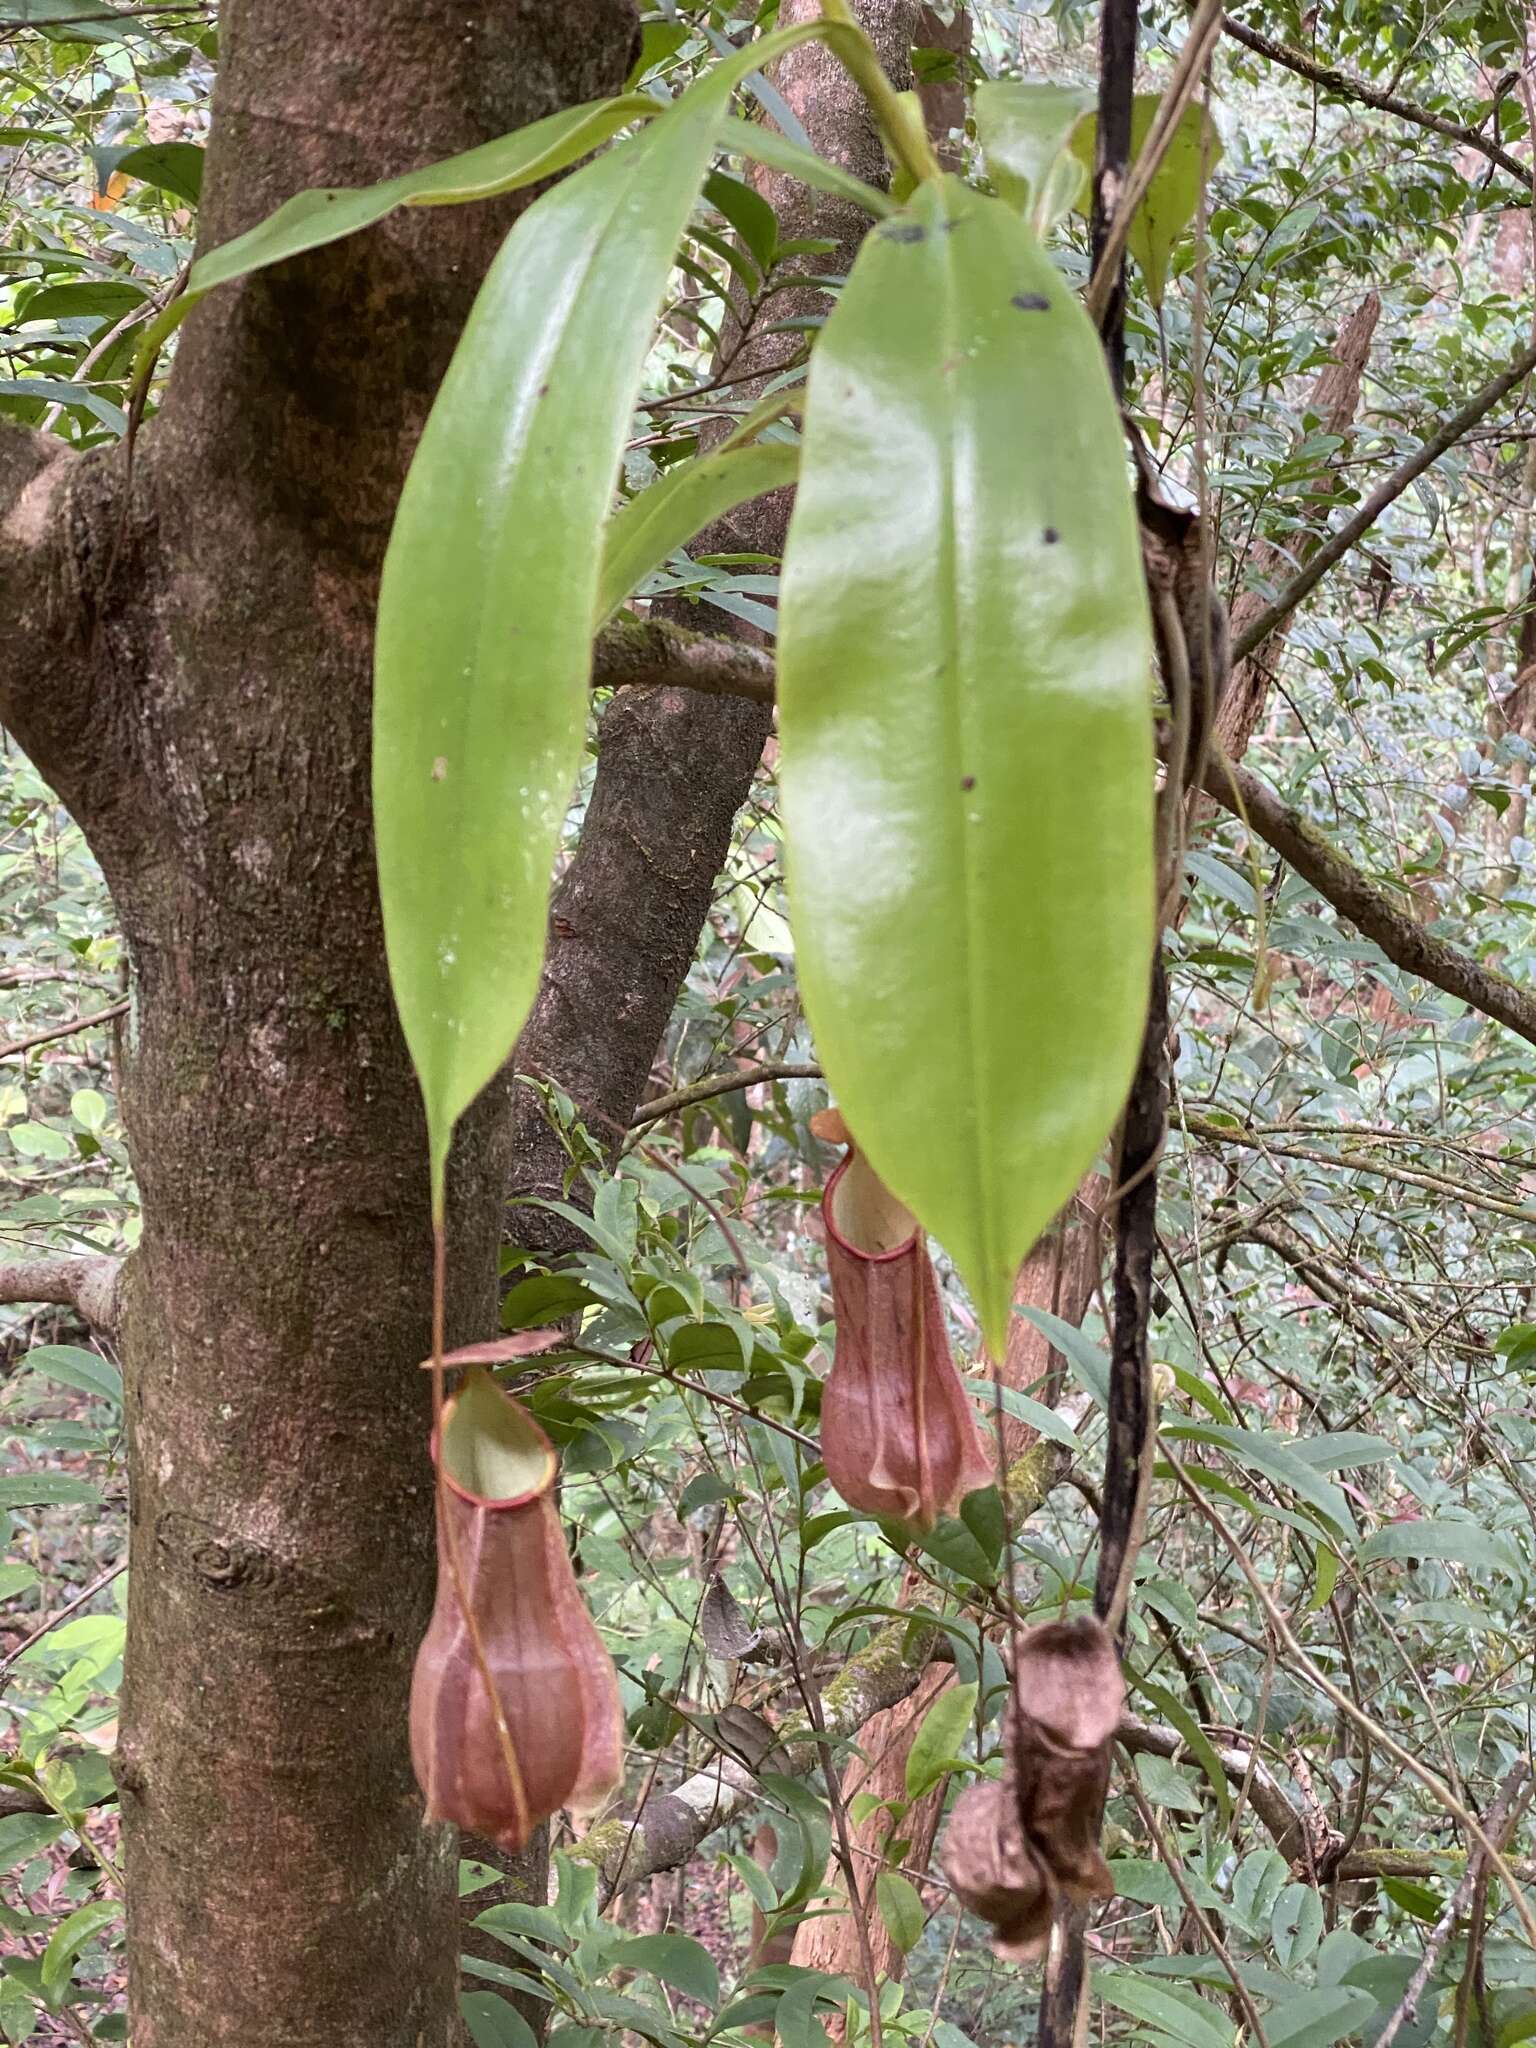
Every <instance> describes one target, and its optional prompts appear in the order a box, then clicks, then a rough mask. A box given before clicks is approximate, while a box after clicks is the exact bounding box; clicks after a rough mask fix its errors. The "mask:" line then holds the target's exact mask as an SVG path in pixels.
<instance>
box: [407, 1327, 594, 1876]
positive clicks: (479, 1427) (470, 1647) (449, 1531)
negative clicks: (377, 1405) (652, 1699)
mask: <svg viewBox="0 0 1536 2048" xmlns="http://www.w3.org/2000/svg"><path fill="white" fill-rule="evenodd" d="M450 1362H451V1361H450ZM434 1453H435V1455H436V1457H437V1458H438V1459H439V1461H440V1464H441V1471H442V1479H443V1484H442V1485H441V1486H440V1487H439V1489H438V1494H439V1500H438V1530H437V1552H438V1555H437V1602H436V1605H435V1607H434V1608H433V1611H432V1620H431V1623H430V1625H429V1627H428V1629H427V1633H426V1636H425V1637H424V1638H423V1641H422V1645H421V1648H420V1650H419V1651H418V1652H417V1656H416V1670H415V1674H414V1677H413V1679H412V1682H411V1760H412V1762H413V1763H414V1765H415V1767H416V1778H417V1782H418V1783H419V1784H420V1786H421V1789H422V1792H423V1793H424V1794H425V1797H426V1802H427V1813H428V1816H429V1818H431V1819H434V1820H451V1821H454V1822H456V1823H457V1824H458V1826H459V1827H461V1828H465V1829H468V1830H470V1831H471V1832H473V1833H475V1834H479V1835H486V1836H488V1837H490V1839H491V1840H493V1841H496V1842H499V1843H500V1844H501V1845H502V1847H503V1848H507V1849H520V1848H521V1847H522V1846H523V1844H524V1843H525V1842H526V1841H527V1840H528V1838H529V1836H530V1835H531V1834H532V1832H533V1830H534V1829H535V1827H537V1826H538V1824H539V1822H540V1821H542V1820H547V1819H548V1818H549V1816H550V1815H551V1814H552V1813H556V1812H558V1811H559V1810H560V1809H561V1808H562V1807H568V1808H572V1809H574V1810H576V1811H578V1812H580V1811H584V1810H590V1809H591V1808H592V1807H593V1806H595V1805H596V1804H597V1803H598V1802H599V1801H600V1800H601V1799H602V1798H603V1796H604V1795H605V1794H606V1793H607V1792H609V1791H610V1790H612V1788H613V1787H614V1786H615V1785H616V1784H617V1783H618V1781H619V1778H620V1776H621V1774H622V1770H623V1734H624V1724H623V1716H622V1713H621V1710H620V1705H619V1693H618V1684H617V1681H616V1679H615V1677H614V1671H613V1665H612V1663H611V1662H610V1661H609V1657H608V1653H607V1651H606V1650H605V1649H604V1648H603V1646H602V1643H601V1641H600V1640H599V1638H598V1633H597V1630H596V1628H595V1627H594V1625H593V1622H592V1617H591V1616H590V1615H589V1614H588V1612H587V1609H586V1606H585V1604H584V1603H583V1601H582V1597H581V1594H580V1591H579V1590H578V1588H577V1585H576V1575H575V1573H574V1572H573V1571H572V1569H571V1561H570V1558H569V1556H568V1555H567V1553H566V1548H565V1536H564V1532H563V1530H562V1528H561V1524H560V1515H559V1510H558V1508H557V1507H556V1505H555V1500H554V1483H555V1473H556V1470H557V1463H558V1461H557V1459H556V1457H555V1452H554V1448H553V1446H552V1445H551V1444H550V1441H549V1439H548V1438H547V1437H546V1436H545V1434H544V1432H543V1431H542V1430H541V1429H540V1428H539V1426H538V1424H537V1423H536V1422H535V1421H534V1420H533V1418H532V1417H531V1416H530V1415H529V1414H528V1413H527V1411H526V1410H525V1409H523V1408H522V1407H521V1406H520V1405H519V1404H518V1403H517V1402H516V1401H514V1400H513V1399H512V1398H511V1397H510V1395H507V1394H504V1393H503V1392H502V1391H501V1389H500V1388H499V1387H498V1386H497V1385H496V1383H495V1381H494V1380H493V1379H492V1378H491V1377H490V1375H489V1374H488V1373H487V1372H485V1371H484V1369H483V1368H481V1367H479V1366H473V1367H471V1368H470V1370H469V1372H468V1373H467V1375H466V1377H465V1380H464V1384H463V1387H462V1389H461V1390H460V1392H459V1394H458V1395H457V1397H456V1398H455V1399H454V1400H453V1401H451V1402H449V1403H448V1405H447V1406H446V1408H445V1409H444V1411H443V1428H442V1440H441V1442H440V1443H439V1444H437V1445H435V1446H434ZM487 1677H488V1678H489V1681H490V1684H489V1688H488V1687H487V1683H486V1681H487Z"/></svg>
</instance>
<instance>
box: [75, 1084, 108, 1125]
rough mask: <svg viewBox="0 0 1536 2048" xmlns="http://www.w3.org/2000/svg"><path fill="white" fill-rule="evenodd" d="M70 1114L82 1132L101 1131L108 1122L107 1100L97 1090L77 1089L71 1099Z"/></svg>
mask: <svg viewBox="0 0 1536 2048" xmlns="http://www.w3.org/2000/svg"><path fill="white" fill-rule="evenodd" d="M69 1113H70V1115H71V1116H72V1117H73V1118H74V1120H75V1122H76V1123H77V1124H79V1125H80V1127H81V1129H82V1130H86V1131H99V1130H100V1129H101V1127H102V1125H103V1124H104V1123H105V1122H106V1120H107V1098H106V1097H105V1096H104V1095H103V1094H102V1093H101V1091H100V1090H99V1089H96V1088H77V1089H76V1090H75V1092H74V1094H73V1095H71V1097H70V1098H69Z"/></svg>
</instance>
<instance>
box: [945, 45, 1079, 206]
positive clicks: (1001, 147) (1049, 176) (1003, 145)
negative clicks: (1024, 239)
mask: <svg viewBox="0 0 1536 2048" xmlns="http://www.w3.org/2000/svg"><path fill="white" fill-rule="evenodd" d="M973 105H974V107H975V110H976V134H977V137H978V139H979V140H980V142H981V146H982V149H983V150H984V151H985V153H986V159H987V172H988V175H989V176H990V178H991V180H992V182H993V184H994V185H995V186H996V187H997V189H998V191H999V193H1000V194H1001V195H1002V197H1003V198H1004V199H1006V200H1007V201H1008V203H1009V205H1010V206H1012V207H1013V208H1014V209H1015V210H1016V211H1017V212H1019V213H1022V214H1023V215H1024V217H1025V218H1026V220H1028V222H1029V224H1030V226H1031V227H1032V228H1033V229H1034V231H1035V233H1036V234H1037V235H1044V234H1046V233H1047V232H1048V231H1049V230H1050V229H1051V228H1052V227H1054V226H1055V224H1056V222H1057V221H1058V220H1060V219H1061V217H1062V215H1063V214H1066V213H1069V212H1070V211H1071V210H1072V208H1073V207H1074V206H1075V205H1076V204H1077V201H1078V199H1079V197H1080V196H1081V193H1082V189H1083V186H1084V184H1085V182H1086V180H1087V177H1088V171H1087V170H1086V169H1085V167H1084V166H1083V164H1082V163H1081V161H1080V160H1079V159H1078V157H1077V156H1076V155H1075V154H1073V152H1072V151H1071V149H1070V147H1069V145H1070V143H1071V140H1072V131H1073V130H1074V129H1075V128H1076V127H1077V125H1078V123H1079V122H1080V121H1082V120H1083V119H1085V118H1086V117H1087V116H1088V115H1089V114H1091V113H1092V111H1093V105H1094V96H1093V94H1092V93H1091V92H1089V91H1087V90H1085V89H1084V88H1083V87H1081V86H1073V85H1053V84H1051V83H1049V82H1044V81H1041V80H1036V79H1017V78H992V79H988V80H987V81H986V83H985V84H983V85H978V86H977V88H976V92H975V97H974V100H973Z"/></svg>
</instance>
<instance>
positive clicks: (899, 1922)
mask: <svg viewBox="0 0 1536 2048" xmlns="http://www.w3.org/2000/svg"><path fill="white" fill-rule="evenodd" d="M875 1904H876V1905H877V1906H878V1907H879V1908H880V1918H881V1919H882V1920H883V1921H884V1922H885V1926H886V1932H887V1933H888V1934H889V1935H890V1937H891V1940H892V1941H893V1942H894V1943H895V1944H896V1946H897V1948H899V1949H900V1950H901V1953H902V1954H903V1955H905V1954H906V1953H907V1951H908V1949H913V1948H916V1947H917V1944H918V1943H919V1942H920V1941H921V1940H922V1938H923V1929H924V1928H925V1927H926V1926H927V1924H928V1914H927V1911H926V1909H925V1908H924V1905H923V1902H922V1900H921V1899H920V1898H919V1897H918V1894H917V1887H916V1886H915V1885H914V1884H912V1883H910V1882H909V1881H908V1879H906V1878H904V1877H903V1876H902V1874H901V1872H900V1871H899V1870H882V1871H881V1872H880V1875H879V1876H878V1877H877V1878H876V1879H875Z"/></svg>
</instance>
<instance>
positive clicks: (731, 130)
mask: <svg viewBox="0 0 1536 2048" xmlns="http://www.w3.org/2000/svg"><path fill="white" fill-rule="evenodd" d="M723 132H724V138H725V145H726V148H727V149H729V150H731V151H732V152H733V153H734V154H735V155H737V156H744V157H749V158H750V159H751V161H752V162H753V163H756V164H766V165H767V167H768V169H769V170H771V171H784V172H786V173H787V174H788V175H789V176H790V177H791V178H798V179H799V180H800V182H801V184H803V185H809V186H811V187H812V188H813V190H815V191H817V192H828V193H830V194H831V195H832V197H833V198H834V199H850V200H852V202H853V204H854V205H855V206H858V207H861V208H862V209H863V210H864V212H865V213H870V214H873V215H874V217H875V219H876V220H883V219H885V217H886V216H887V215H888V214H892V213H894V212H895V211H896V208H895V205H894V203H893V202H892V201H891V200H890V199H889V198H888V197H887V196H886V194H885V193H884V192H881V191H878V190H877V189H876V187H875V186H873V185H866V184H865V182H864V180H863V179H862V178H856V177H855V176H854V175H853V173H852V172H851V171H845V170H842V169H840V168H839V167H838V165H836V164H829V163H828V162H827V160H826V158H825V157H822V156H818V155H817V154H816V152H815V150H813V149H807V148H806V147H805V145H804V143H801V142H792V141H791V140H790V138H789V137H788V136H787V135H781V134H780V133H779V131H778V129H777V128H765V127H763V125H762V124H761V122H758V121H743V120H740V119H738V118H737V117H736V116H735V115H732V116H731V118H730V119H729V120H728V121H727V122H726V124H725V128H724V131H723Z"/></svg>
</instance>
